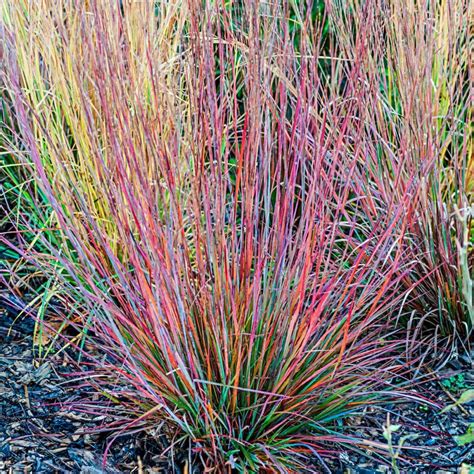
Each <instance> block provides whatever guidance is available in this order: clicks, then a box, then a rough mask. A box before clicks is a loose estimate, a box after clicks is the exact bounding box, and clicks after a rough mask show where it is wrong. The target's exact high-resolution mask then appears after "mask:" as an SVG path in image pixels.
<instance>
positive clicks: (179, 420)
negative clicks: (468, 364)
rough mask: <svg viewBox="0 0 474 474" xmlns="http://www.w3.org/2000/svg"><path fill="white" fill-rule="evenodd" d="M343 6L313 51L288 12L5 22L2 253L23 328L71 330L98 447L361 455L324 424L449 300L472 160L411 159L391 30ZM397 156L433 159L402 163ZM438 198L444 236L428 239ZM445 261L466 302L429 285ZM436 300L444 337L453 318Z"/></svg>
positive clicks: (375, 11) (444, 125) (267, 466)
mask: <svg viewBox="0 0 474 474" xmlns="http://www.w3.org/2000/svg"><path fill="white" fill-rule="evenodd" d="M352 5H353V9H350V10H349V11H354V12H355V13H354V14H355V16H356V18H357V21H352V19H349V18H346V16H345V13H344V12H343V11H342V10H338V5H336V3H334V4H331V5H329V6H328V12H329V14H330V19H331V22H332V23H331V24H332V25H333V26H332V30H329V31H328V23H327V21H326V18H325V17H324V16H323V15H321V14H320V13H318V12H320V9H319V10H318V8H319V7H318V8H314V7H313V6H312V5H299V4H298V3H297V2H275V3H264V2H255V1H251V0H247V1H243V2H196V1H193V0H187V1H184V0H183V1H169V2H156V3H154V2H121V3H120V4H119V3H116V2H103V1H100V0H90V1H87V2H80V1H66V0H61V1H60V2H56V1H55V2H52V1H51V0H41V1H38V2H28V1H26V0H21V1H18V2H6V3H5V4H4V5H3V10H2V34H3V38H2V42H3V43H2V44H3V61H4V64H5V65H6V67H5V68H4V70H3V75H2V80H3V81H4V86H5V104H6V106H5V110H6V113H8V117H11V120H10V119H9V121H8V126H7V127H5V131H4V132H3V134H2V138H3V140H4V144H5V151H4V156H6V157H7V158H6V160H8V161H5V165H4V166H3V173H4V176H6V178H5V180H6V181H7V182H8V186H7V192H6V196H5V197H6V201H7V202H9V203H10V204H8V206H10V207H9V208H8V209H7V210H8V212H7V217H8V220H9V221H10V222H14V226H13V227H14V229H15V230H16V234H17V238H16V240H12V239H10V238H8V236H6V235H4V236H3V237H2V243H3V245H4V246H6V247H8V251H9V252H14V253H16V254H17V255H19V256H21V261H22V262H24V263H23V264H24V265H28V266H34V267H36V268H37V271H38V274H40V275H41V278H42V280H41V286H40V287H39V289H38V288H36V289H33V290H35V291H36V297H35V299H34V300H33V301H32V302H31V303H30V306H29V308H30V309H31V311H32V312H33V313H34V314H35V315H36V317H38V316H39V319H42V316H43V314H44V312H45V308H46V307H48V303H50V302H51V301H52V300H54V301H55V304H53V305H50V306H49V311H50V312H51V313H53V315H54V317H55V318H59V319H60V320H61V321H62V324H61V328H60V329H61V330H63V329H64V326H66V325H69V329H70V330H69V331H63V332H61V331H60V332H58V333H57V334H56V338H57V340H61V341H62V344H63V349H64V348H65V347H70V348H74V349H75V350H76V351H77V354H78V355H79V356H80V357H81V359H82V361H85V366H84V367H85V368H84V372H82V373H81V374H82V375H83V376H84V377H85V381H86V383H88V384H90V385H92V386H94V387H95V388H96V389H97V391H98V392H99V393H100V394H101V395H105V396H106V397H108V399H109V400H110V401H111V403H112V405H110V406H109V405H106V404H104V402H101V404H99V402H90V403H88V404H84V406H83V409H85V410H95V411H99V410H100V411H104V410H106V409H107V410H108V413H109V414H112V415H115V416H116V418H115V420H116V421H115V423H113V428H114V429H116V430H117V431H118V434H121V433H124V432H127V431H134V430H141V429H145V428H147V427H150V426H154V425H156V424H157V423H158V422H160V423H164V425H165V426H166V428H163V430H164V431H163V432H165V433H167V434H168V435H169V438H170V439H172V440H173V446H191V452H192V453H193V462H195V463H196V464H200V465H202V466H206V467H207V468H215V469H216V472H231V471H233V472H259V471H260V472H305V471H309V472H314V469H317V467H316V466H321V465H320V464H318V463H320V462H324V461H322V459H323V458H324V457H325V456H329V455H333V454H334V453H335V452H336V451H337V446H341V445H344V446H353V447H355V448H356V447H358V446H363V445H364V444H365V445H370V446H371V449H372V450H373V451H374V452H377V451H380V452H381V450H382V447H381V446H379V445H376V444H375V443H370V442H368V441H364V440H360V439H356V438H354V437H353V436H351V433H350V431H349V430H348V428H347V427H344V423H343V421H344V419H345V418H346V417H347V416H348V415H349V414H350V413H352V412H354V411H355V410H357V409H359V408H361V407H364V406H366V405H367V404H370V403H376V402H379V401H382V400H384V399H385V398H387V397H391V396H394V395H395V394H396V393H397V390H401V389H400V387H401V386H403V383H404V380H405V378H404V377H405V376H406V375H407V372H408V368H407V366H406V365H404V363H403V362H402V359H401V358H400V351H399V349H400V348H401V347H402V346H403V347H405V342H406V341H405V339H406V338H405V336H400V334H399V333H398V332H397V330H396V328H395V322H396V319H397V318H398V317H399V316H400V315H403V316H404V315H405V310H404V308H405V304H412V305H415V304H417V305H422V307H423V308H424V307H425V306H424V305H428V303H429V304H433V305H435V306H436V304H435V303H436V302H434V300H433V294H436V295H437V296H439V298H441V297H444V296H446V294H447V293H446V291H450V292H452V291H454V290H452V288H454V289H455V291H457V293H456V295H458V296H454V298H458V297H459V298H461V296H459V295H464V296H465V295H466V291H467V290H465V289H464V288H465V287H468V283H465V281H468V280H469V279H466V278H467V277H466V275H467V276H469V270H468V269H467V267H466V265H467V264H464V263H463V262H464V261H465V260H466V258H467V257H466V255H467V253H468V252H469V248H468V243H466V242H467V240H468V238H469V236H467V237H466V235H467V234H469V232H470V231H469V226H470V217H468V215H467V214H466V203H465V199H467V198H466V196H467V194H466V193H467V191H466V192H464V194H462V192H463V191H462V190H464V189H467V188H465V187H462V186H465V184H466V182H467V181H466V173H464V174H463V173H457V172H456V171H455V170H456V169H457V168H456V166H461V165H462V166H464V168H462V169H466V168H465V167H466V166H467V165H466V160H467V158H468V151H467V150H468V149H469V145H468V144H467V139H464V142H463V146H462V147H459V146H458V145H457V144H458V142H459V140H461V141H462V140H463V139H462V138H460V136H461V135H462V134H460V132H459V130H458V128H459V127H460V125H459V122H458V119H456V120H454V119H450V120H448V119H443V118H439V119H437V122H436V124H437V126H438V127H439V130H441V131H440V132H439V133H440V134H441V135H442V138H439V140H438V138H436V140H438V141H435V139H434V138H433V140H431V141H429V142H428V143H427V144H425V145H423V143H424V142H422V141H420V137H421V134H422V133H424V132H423V130H424V129H423V130H422V129H421V128H420V127H422V126H423V124H425V119H426V117H427V116H429V117H430V118H433V115H429V114H433V113H434V112H433V108H432V107H431V105H432V103H431V102H430V103H429V104H428V105H429V107H430V108H428V105H426V104H425V103H424V102H423V101H421V104H419V103H418V102H416V101H415V102H416V106H413V107H419V109H418V108H416V109H415V111H412V110H411V109H406V107H409V105H408V103H411V102H413V98H414V97H415V96H414V95H410V96H406V97H405V96H404V95H403V93H402V92H400V85H401V84H403V83H400V81H403V80H406V81H408V80H412V79H413V77H412V76H413V75H412V74H411V72H410V71H409V70H408V71H407V72H406V76H407V77H408V79H404V77H405V75H404V76H403V77H402V75H401V74H402V72H403V70H400V69H399V65H398V64H397V63H395V61H396V60H397V58H396V56H397V55H398V54H399V49H400V48H401V46H399V49H397V45H398V44H399V43H397V41H400V44H402V42H403V38H401V37H399V36H397V35H399V34H400V35H401V34H402V33H404V32H403V31H399V30H396V29H395V28H392V25H391V24H390V25H389V24H388V23H389V22H386V21H385V20H383V21H382V19H381V18H380V17H381V16H382V12H383V10H382V7H384V6H383V5H381V4H379V3H378V2H377V0H373V1H372V0H371V1H368V2H364V3H363V4H361V5H359V4H356V3H352ZM342 6H343V5H342V4H341V8H342ZM384 8H385V7H384ZM362 18H364V21H363V22H362V21H361V20H362ZM400 21H401V20H400ZM459 21H461V20H459ZM399 26H401V23H400V24H399ZM412 26H413V28H415V29H416V26H415V25H412ZM383 28H385V29H383ZM416 31H418V30H416ZM418 34H419V35H420V37H421V36H423V34H424V33H422V32H419V33H418ZM386 43H387V45H389V46H390V48H391V49H389V51H390V55H389V56H388V57H389V60H390V61H394V62H393V63H389V64H388V65H386V66H384V68H383V69H382V71H381V72H380V71H379V68H380V66H381V64H382V59H383V55H382V48H384V47H385V44H386ZM449 44H450V45H451V43H449ZM456 44H457V43H456ZM450 47H451V46H450ZM453 47H454V46H453ZM400 54H401V53H400ZM420 55H421V52H420ZM402 58H403V57H402V56H400V58H399V59H398V60H399V61H402ZM409 59H410V58H407V59H406V61H407V64H408V65H409V64H411V63H410V62H409ZM440 61H441V60H440ZM446 61H447V59H446ZM429 64H430V67H431V63H429ZM407 67H408V66H407ZM420 67H421V66H420ZM437 67H438V68H439V69H440V70H443V71H444V70H445V68H446V67H447V66H446V65H444V63H442V62H440V63H437ZM425 70H426V71H429V72H430V74H431V71H432V69H429V67H428V65H427V66H426V67H424V68H423V73H421V74H422V79H423V80H424V79H426V74H427V72H426V71H425ZM385 71H389V72H388V73H385ZM394 71H395V72H394ZM416 72H418V69H416ZM395 73H397V74H399V75H397V76H393V75H394V74H395ZM403 74H405V72H403ZM423 74H424V75H423ZM443 77H444V76H443ZM451 80H452V79H451V77H449V78H444V79H443V81H444V83H445V84H446V86H445V87H446V89H447V90H448V89H449V87H451V82H450V81H451ZM386 81H388V82H386ZM385 86H386V87H385ZM448 86H449V87H448ZM384 87H385V88H384ZM420 87H421V86H420ZM405 93H406V94H415V92H413V91H412V89H410V92H408V91H405ZM394 94H396V97H395V96H394ZM427 94H428V93H427ZM459 94H461V93H459ZM419 95H420V92H416V96H419ZM443 97H445V96H443ZM457 103H458V102H456V104H457ZM396 106H400V107H402V108H403V109H402V112H400V111H398V112H397V115H395V112H393V110H394V108H395V107H396ZM425 106H426V109H425V108H424V107H425ZM437 106H439V104H438V105H437ZM443 106H446V107H448V108H449V107H451V105H449V104H448V105H443ZM433 107H434V106H433ZM453 107H454V106H453ZM461 109H462V107H461V106H460V113H461V111H462V110H461ZM463 113H464V112H463ZM424 114H425V115H424ZM392 119H393V124H392ZM412 121H413V122H412ZM416 121H419V122H416ZM426 127H428V128H429V127H431V125H430V126H428V125H426ZM429 130H431V128H429ZM433 133H434V132H433ZM437 133H438V132H437ZM418 134H420V135H418ZM433 136H434V135H433ZM436 137H438V134H436ZM438 143H439V144H444V148H443V151H444V154H445V157H446V160H447V159H448V157H449V160H450V161H449V163H451V165H450V166H451V167H449V170H452V171H451V172H449V173H448V171H446V170H447V169H448V168H447V167H446V168H444V167H443V168H441V167H440V166H436V164H435V163H437V161H436V160H435V157H438V154H436V150H438V151H439V149H436V150H435V149H434V148H433V149H431V147H432V146H433V147H434V144H438ZM450 144H452V146H451V145H450ZM415 145H416V146H419V147H427V149H429V150H430V154H429V155H426V154H423V155H421V156H422V157H423V159H420V161H418V157H419V156H420V155H419V154H418V152H417V153H415V151H414V148H413V147H414V146H415ZM423 150H424V148H423ZM451 150H452V151H451ZM425 156H427V158H426V159H425V158H424V157H425ZM443 162H444V161H443ZM446 166H448V165H446ZM440 176H442V177H443V179H441V180H440V179H439V177H440ZM461 181H462V182H461ZM440 183H441V184H442V186H441V187H438V188H436V186H437V185H438V184H440ZM461 184H462V186H461ZM454 189H455V190H456V191H453V190H454ZM458 189H459V195H458V194H456V192H458V191H457V190H458ZM433 190H436V193H435V194H433V193H434V191H433ZM453 193H454V194H456V196H455V197H454V198H453V197H452V195H453ZM448 195H449V196H450V197H449V199H454V200H453V201H449V202H452V203H453V209H454V205H455V204H456V205H457V208H456V209H457V212H458V213H459V215H460V216H461V217H462V219H464V220H462V219H461V221H462V222H463V223H461V224H459V223H458V221H453V220H452V219H451V217H452V216H450V215H449V214H446V215H449V216H450V217H449V218H448V217H446V218H444V217H443V218H442V219H444V220H442V222H443V224H442V225H438V223H436V225H434V222H437V221H435V219H437V218H439V216H438V213H439V212H441V210H443V212H447V213H450V212H452V210H451V208H447V210H445V203H446V202H448V201H447V199H448V198H447V196H448ZM463 199H464V201H463ZM12 202H13V204H11V203H12ZM5 206H7V204H5ZM15 206H17V207H15ZM15 209H17V211H15ZM22 209H27V210H28V211H22ZM444 215H445V214H443V216H444ZM461 221H459V222H461ZM454 222H456V223H455V224H454ZM443 226H444V227H443ZM456 226H457V227H456ZM459 226H461V227H462V226H464V227H462V229H461V227H459ZM443 229H444V230H443ZM453 229H454V230H453ZM461 230H462V232H464V234H460V233H459V232H461ZM429 232H436V235H437V236H438V237H439V240H435V241H434V243H433V245H434V246H435V247H434V250H433V249H431V248H430V247H429V246H430V245H431V240H430V239H431V234H429ZM440 232H441V233H442V232H449V239H448V238H446V237H445V238H444V239H441V238H442V237H443V234H439V233H440ZM453 232H458V234H453ZM466 232H467V234H466ZM438 234H439V235H438ZM461 235H463V239H464V240H462V239H461V238H460V236H461ZM451 236H452V237H451ZM438 237H437V238H438ZM456 238H457V239H458V242H459V252H458V247H456V242H457V241H456ZM427 245H428V247H429V248H427V249H426V251H425V247H424V246H427ZM443 245H444V246H443ZM436 246H437V247H436ZM440 246H441V247H440ZM439 247H440V248H442V249H443V252H444V253H441V252H440V251H439V249H438V250H436V249H437V248H439ZM420 249H422V250H423V251H420ZM463 249H464V250H463ZM463 251H464V254H463V253H462V252H463ZM460 255H464V256H460ZM445 257H446V258H449V262H452V261H454V262H455V263H456V265H458V266H457V267H456V272H457V271H458V270H459V268H463V269H464V273H462V275H463V278H465V277H466V278H465V280H463V283H460V281H459V273H456V272H455V273H453V276H452V277H451V276H450V277H449V279H447V280H446V281H447V285H444V283H443V284H438V283H439V279H440V278H442V277H441V275H442V274H443V272H444V270H443V268H444V267H442V266H440V265H445V266H446V267H447V268H449V269H450V271H451V266H450V264H448V263H446V264H445V263H443V262H444V260H442V259H444V258H445ZM433 259H434V260H433ZM437 259H441V263H439V262H438V260H437ZM463 259H464V260H463ZM459 265H460V266H459ZM463 265H464V266H463ZM425 269H427V272H425ZM466 272H467V273H466ZM419 273H422V274H421V275H419ZM11 281H12V282H13V284H16V285H17V287H18V284H19V283H18V273H17V272H16V273H15V274H12V276H11ZM443 281H445V280H443ZM469 281H470V280H469ZM449 285H451V286H449ZM463 285H464V286H463ZM446 288H448V289H447V290H446ZM433 292H434V293H433ZM443 292H444V293H443ZM449 295H451V293H449ZM464 296H463V298H464ZM443 301H444V300H443ZM449 301H450V300H449V299H446V302H444V303H443V304H442V305H441V303H440V304H439V306H436V308H440V309H439V313H440V314H441V315H443V316H444V314H445V311H447V310H446V309H445V308H448V306H447V305H448V304H450V303H449ZM455 301H456V304H458V301H462V303H459V304H458V306H456V307H455V308H454V306H453V308H454V309H452V311H451V306H452V305H451V306H449V308H450V311H451V312H450V313H449V314H453V315H455V316H456V315H459V314H460V315H462V317H463V318H464V314H465V313H464V309H465V308H466V301H468V298H465V299H462V300H461V299H459V300H458V299H456V300H455ZM459 305H460V306H459ZM456 308H457V309H456ZM459 308H460V309H459ZM410 309H411V307H410ZM446 314H447V313H446ZM453 317H454V316H453ZM456 317H457V316H456ZM462 321H463V322H462V323H459V324H458V325H457V326H456V328H458V330H460V328H462V327H466V328H468V327H470V326H468V324H469V320H468V319H466V318H464V319H463V320H462ZM466 321H467V323H466ZM49 325H50V326H51V324H49ZM44 327H48V326H47V325H46V326H44ZM73 329H75V330H76V332H74V331H73ZM402 339H403V340H402ZM88 376H90V377H88ZM395 382H397V385H395ZM396 387H399V388H396ZM107 407H108V408H107ZM318 469H319V468H318Z"/></svg>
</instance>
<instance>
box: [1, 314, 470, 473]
mask: <svg viewBox="0 0 474 474" xmlns="http://www.w3.org/2000/svg"><path fill="white" fill-rule="evenodd" d="M0 322H1V323H0V336H1V337H0V341H1V342H0V472H2V473H3V472H5V473H10V472H12V473H16V472H32V473H45V474H46V473H55V472H60V473H65V472H72V473H76V472H77V473H90V474H99V473H128V472H137V473H138V472H146V473H158V472H176V473H180V472H185V471H184V469H185V468H184V466H185V465H186V462H185V461H183V459H186V457H187V453H185V452H181V453H179V452H178V453H176V452H174V453H172V452H171V450H169V449H166V448H167V447H169V443H168V446H167V445H166V444H165V443H164V442H163V437H160V438H159V439H158V440H157V439H156V438H152V437H151V436H147V435H146V434H141V435H138V436H125V437H121V438H118V439H117V440H115V441H114V443H113V444H112V447H111V450H110V453H109V455H108V457H107V464H106V466H105V467H103V459H102V455H103V452H104V450H105V448H106V446H107V444H108V441H110V437H108V436H107V432H102V433H101V432H100V431H101V430H103V426H104V425H105V424H106V423H107V421H109V420H107V418H106V417H104V416H97V415H87V414H85V413H83V412H82V411H75V410H74V409H71V408H70V407H71V406H74V403H75V402H77V401H79V400H80V399H81V398H87V397H88V391H87V388H83V389H79V390H78V388H77V386H72V387H71V386H70V385H71V384H70V379H71V376H70V374H71V371H72V368H71V367H70V365H68V364H67V362H66V361H65V359H64V358H56V359H54V358H53V359H52V360H50V361H47V362H43V363H41V364H38V363H37V362H36V361H35V359H34V357H33V339H32V334H33V326H34V324H33V322H32V320H30V319H28V318H23V319H19V320H17V321H15V324H13V322H14V320H13V318H12V315H10V314H8V313H7V311H6V309H5V308H0ZM468 362H469V361H467V360H465V359H464V360H460V361H458V362H456V363H453V364H451V366H450V367H448V368H446V369H444V370H443V372H442V373H440V374H439V379H440V380H435V381H431V382H428V383H426V384H425V385H424V386H422V387H420V388H419V390H418V391H419V392H420V393H423V394H424V395H425V396H427V395H428V394H429V398H430V399H431V400H433V401H435V402H436V403H437V404H439V405H440V406H446V405H449V404H451V403H453V401H454V400H456V397H457V396H458V395H459V393H460V392H461V391H462V390H465V389H466V388H467V387H469V386H471V387H472V386H474V372H473V371H472V365H471V366H469V364H468ZM441 380H444V382H441ZM387 416H390V422H391V424H392V425H400V429H399V430H397V431H396V432H395V433H394V442H393V444H394V449H395V450H396V451H397V450H398V449H397V445H398V443H399V440H400V437H404V436H409V438H408V439H407V440H406V441H405V443H404V444H403V448H402V449H401V452H402V457H403V458H404V459H403V461H401V462H400V461H399V462H398V465H399V466H400V469H401V471H402V472H420V473H427V472H433V473H440V474H441V473H444V472H449V473H457V472H463V473H469V472H471V471H469V468H468V467H467V466H468V465H472V464H474V450H473V449H472V444H471V445H469V444H466V445H464V446H458V444H457V443H456V440H455V437H456V436H459V435H462V434H464V433H466V431H467V429H468V426H469V424H470V423H473V422H474V404H473V403H471V404H467V405H463V406H462V407H459V408H455V409H452V410H449V411H447V412H444V413H440V410H437V409H435V408H433V407H432V406H429V405H423V404H419V403H413V402H409V403H404V404H396V405H393V404H392V405H388V406H385V407H383V408H374V407H368V408H366V409H365V410H364V412H363V413H361V414H359V415H357V416H354V417H353V418H351V419H349V423H350V424H351V425H352V427H353V428H355V431H356V433H357V434H358V435H359V436H360V437H362V438H363V439H366V440H369V441H373V442H374V441H375V442H380V443H382V444H386V440H385V439H384V437H383V431H384V426H386V424H387ZM164 451H166V452H165V454H163V452H164ZM172 454H173V455H172ZM463 465H464V466H465V468H464V470H462V468H461V467H462V466H463ZM328 467H329V469H330V470H331V472H334V473H357V474H369V473H382V472H390V467H389V466H387V465H385V464H381V463H380V462H378V461H376V460H374V459H371V458H370V457H368V456H367V455H364V453H363V452H361V453H360V454H357V453H354V452H343V453H342V454H341V455H340V459H337V460H333V461H329V463H328ZM321 472H325V470H324V468H323V467H321Z"/></svg>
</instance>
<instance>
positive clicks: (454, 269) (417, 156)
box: [327, 0, 474, 360]
mask: <svg viewBox="0 0 474 474" xmlns="http://www.w3.org/2000/svg"><path fill="white" fill-rule="evenodd" d="M327 5H328V12H329V15H330V18H331V24H332V25H333V27H334V30H335V32H336V34H337V35H338V47H339V48H340V49H341V54H343V55H344V56H346V57H347V58H348V59H352V60H354V61H358V62H361V63H362V64H363V65H362V66H361V67H360V70H359V71H358V75H359V80H360V84H361V85H360V87H361V89H362V90H363V92H362V94H363V95H364V99H363V101H362V104H363V107H362V109H360V110H359V112H358V113H359V116H360V118H361V120H364V126H363V132H362V134H361V135H360V136H359V138H358V139H359V141H360V142H363V144H362V145H359V147H360V149H361V150H363V152H362V153H360V154H359V156H358V159H359V161H360V167H359V171H358V173H359V177H358V179H355V180H354V181H353V183H354V184H355V189H354V192H355V193H357V195H360V194H361V188H360V183H361V182H362V181H363V182H364V188H363V194H364V199H362V200H360V201H359V202H358V203H357V206H358V209H362V212H360V215H361V216H366V218H367V219H369V221H370V220H372V219H375V220H376V221H379V219H380V217H381V216H383V215H386V214H387V210H388V209H389V208H391V207H393V203H400V204H401V203H404V202H406V203H407V214H408V213H411V218H410V224H409V226H408V228H407V232H406V233H405V236H404V240H403V243H402V245H403V247H404V248H405V249H406V252H405V253H404V255H405V257H404V260H405V261H406V262H410V264H411V265H413V266H412V270H411V271H410V272H409V273H407V274H406V277H404V279H403V285H404V288H405V290H406V291H407V292H408V294H407V303H409V304H408V305H407V309H410V311H411V316H405V317H404V318H402V319H404V323H405V324H407V325H408V326H409V327H410V328H411V329H412V330H413V332H414V333H415V336H416V338H417V339H418V340H423V341H424V342H426V343H427V345H428V347H429V348H430V349H429V350H430V351H431V350H432V349H433V348H434V349H435V353H434V354H436V355H437V356H440V357H441V358H442V360H446V359H447V357H449V356H450V355H455V354H456V348H457V349H458V350H459V351H468V350H469V347H470V346H469V345H470V338H471V336H472V331H473V327H474V306H473V299H472V298H473V286H472V278H473V277H472V265H473V255H474V252H473V249H474V226H473V219H472V217H473V207H472V203H473V192H474V187H473V186H474V175H473V172H474V160H473V158H472V157H473V140H472V136H473V135H472V108H470V107H469V103H470V101H472V97H470V93H471V92H472V90H471V88H470V86H469V84H472V82H470V81H472V77H469V75H470V74H471V73H472V71H470V70H469V61H468V36H469V18H470V15H469V2H468V1H464V0H455V1H442V2H418V1H416V0H410V1H408V2H406V1H403V2H402V1H398V0H391V1H390V2H382V1H373V2H359V1H358V0H355V1H350V2H348V3H347V2H328V4H327ZM367 19H369V20H367ZM358 31H366V36H367V41H366V42H364V43H361V42H360V40H359V37H360V35H358V34H357V32H358ZM347 153H348V154H350V155H356V151H354V150H353V149H352V148H351V149H349V150H348V151H347ZM396 207H397V206H395V208H396ZM357 244H358V242H357V241H356V242H355V245H357ZM400 268H403V265H401V266H400ZM440 342H442V343H441V344H440ZM446 342H448V344H446ZM438 349H439V351H438ZM431 354H433V353H431Z"/></svg>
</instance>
